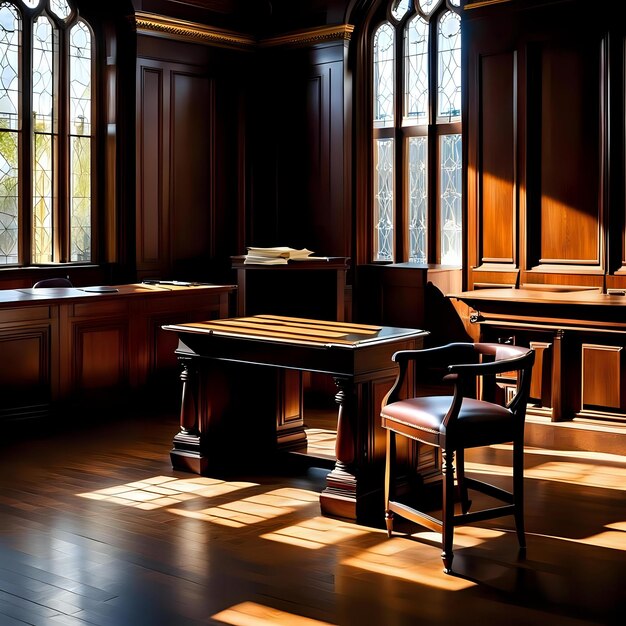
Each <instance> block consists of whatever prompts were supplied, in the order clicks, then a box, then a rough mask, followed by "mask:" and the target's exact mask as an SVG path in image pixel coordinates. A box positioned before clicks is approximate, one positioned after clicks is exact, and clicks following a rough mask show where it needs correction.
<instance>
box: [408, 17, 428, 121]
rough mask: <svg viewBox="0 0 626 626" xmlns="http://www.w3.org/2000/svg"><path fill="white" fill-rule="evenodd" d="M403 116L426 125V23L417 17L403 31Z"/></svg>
mask: <svg viewBox="0 0 626 626" xmlns="http://www.w3.org/2000/svg"><path fill="white" fill-rule="evenodd" d="M404 72H405V78H404V115H405V117H407V118H410V119H412V120H415V121H416V122H418V123H420V124H427V123H428V104H429V102H428V95H429V90H428V23H427V22H426V20H424V19H423V18H422V17H420V16H419V15H416V16H415V17H414V18H413V19H411V20H410V21H409V23H408V24H407V26H406V28H405V31H404Z"/></svg>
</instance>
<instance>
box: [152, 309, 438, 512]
mask: <svg viewBox="0 0 626 626" xmlns="http://www.w3.org/2000/svg"><path fill="white" fill-rule="evenodd" d="M163 328H165V329H166V330H170V331H173V332H176V333H178V340H179V341H178V348H177V349H176V354H177V355H178V358H179V360H180V361H181V364H182V366H183V370H182V373H181V379H182V381H183V391H182V405H181V415H180V432H179V433H178V434H177V435H176V436H175V437H174V443H173V449H172V451H171V459H172V465H173V466H174V468H176V469H181V470H186V471H192V472H195V473H198V474H206V473H208V472H209V471H212V470H215V469H217V470H221V469H223V468H224V467H225V466H228V465H231V466H232V465H234V466H235V467H237V466H241V467H244V466H249V465H250V463H253V464H254V467H255V468H256V469H258V468H260V467H262V465H263V464H264V463H265V464H266V465H267V462H268V460H269V459H270V458H271V457H272V456H273V455H275V453H276V452H277V451H280V450H289V449H292V448H298V447H301V446H303V445H306V434H305V431H304V423H303V419H302V393H301V389H302V384H301V383H302V372H319V373H323V374H328V375H330V376H332V377H333V380H334V382H335V385H336V387H337V393H336V396H335V401H336V402H337V404H338V406H339V409H338V423H337V443H336V462H335V466H334V468H333V469H332V471H331V472H330V473H329V474H328V476H327V479H326V488H325V489H324V490H323V492H322V494H321V496H320V503H321V509H322V513H323V514H325V515H330V516H334V517H341V518H346V519H350V520H359V521H361V520H365V519H368V518H369V517H370V516H371V513H372V510H373V509H374V508H375V509H376V510H377V511H378V508H379V505H380V506H381V505H382V504H381V503H382V479H383V465H384V454H385V437H384V431H383V429H382V427H381V426H380V417H379V414H380V406H381V402H382V400H383V398H384V396H385V394H386V393H387V391H388V390H389V388H390V387H391V385H392V383H393V381H394V380H395V377H396V372H397V370H396V365H395V363H393V361H392V360H391V357H392V355H393V353H394V352H396V351H397V350H404V349H415V348H419V347H421V346H422V344H423V339H424V337H425V336H426V335H427V334H428V333H427V332H426V331H423V330H417V329H410V328H394V327H383V326H372V325H364V324H350V323H344V322H331V321H322V320H312V319H301V318H293V317H284V316H277V315H257V316H252V317H243V318H230V319H223V320H214V321H207V322H201V323H189V324H176V325H167V326H164V327H163ZM259 452H261V455H260V457H259ZM264 459H265V461H264ZM259 464H260V465H259ZM381 510H382V509H381Z"/></svg>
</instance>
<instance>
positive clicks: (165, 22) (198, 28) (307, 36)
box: [133, 0, 501, 48]
mask: <svg viewBox="0 0 626 626" xmlns="http://www.w3.org/2000/svg"><path fill="white" fill-rule="evenodd" d="M500 1H501V0H500ZM133 18H134V23H135V28H136V29H137V32H138V33H140V34H143V35H153V36H156V37H168V38H170V39H176V40H179V41H193V42H196V43H203V44H213V45H219V46H225V47H229V48H252V47H257V46H260V47H263V48H269V47H276V46H296V45H302V44H308V43H320V42H324V41H341V40H344V41H346V40H350V39H351V38H352V32H353V31H354V26H353V25H352V24H339V25H337V26H322V27H320V28H312V29H309V30H299V31H294V32H291V33H288V34H286V35H278V36H275V37H267V38H265V39H261V40H260V41H259V40H257V39H256V38H255V37H253V36H251V35H245V34H242V33H237V32H234V31H229V30H222V29H219V28H211V27H209V26H204V25H202V24H198V23H195V22H186V21H184V20H178V19H174V18H171V17H166V16H163V15H156V14H153V13H143V12H140V11H138V12H137V13H135V15H134V16H133Z"/></svg>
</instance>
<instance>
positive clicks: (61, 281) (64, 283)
mask: <svg viewBox="0 0 626 626" xmlns="http://www.w3.org/2000/svg"><path fill="white" fill-rule="evenodd" d="M73 286H74V285H72V281H71V280H70V279H69V278H44V279H43V280H39V281H37V282H36V283H35V284H34V285H33V289H41V288H42V287H73Z"/></svg>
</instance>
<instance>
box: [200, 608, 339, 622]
mask: <svg viewBox="0 0 626 626" xmlns="http://www.w3.org/2000/svg"><path fill="white" fill-rule="evenodd" d="M211 619H213V620H217V621H218V622H221V623H222V624H230V625H231V626H265V625H271V624H289V626H333V625H332V624H331V623H330V622H320V621H319V620H316V619H311V618H310V617H302V616H301V615H294V614H293V613H287V612H285V611H280V610H278V609H274V608H272V607H269V606H264V605H262V604H257V603H256V602H242V603H241V604H237V605H235V606H232V607H230V608H228V609H225V610H224V611H220V612H219V613H216V614H215V615H212V616H211Z"/></svg>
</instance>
